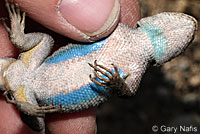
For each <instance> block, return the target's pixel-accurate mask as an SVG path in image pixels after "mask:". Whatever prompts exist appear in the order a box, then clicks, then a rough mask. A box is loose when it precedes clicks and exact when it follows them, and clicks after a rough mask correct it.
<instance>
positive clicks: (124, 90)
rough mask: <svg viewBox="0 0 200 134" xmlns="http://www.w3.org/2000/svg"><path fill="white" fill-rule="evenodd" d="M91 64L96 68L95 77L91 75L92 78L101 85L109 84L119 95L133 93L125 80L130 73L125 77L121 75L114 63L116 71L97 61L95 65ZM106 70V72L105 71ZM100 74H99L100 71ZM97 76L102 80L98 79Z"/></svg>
mask: <svg viewBox="0 0 200 134" xmlns="http://www.w3.org/2000/svg"><path fill="white" fill-rule="evenodd" d="M89 65H90V66H91V67H92V68H93V69H94V75H95V77H91V75H90V80H91V81H92V82H94V83H96V84H98V85H100V86H107V87H109V88H111V89H112V90H113V92H114V93H116V94H117V95H118V96H130V95H132V93H131V92H130V89H129V87H128V85H127V84H126V82H125V80H126V78H127V77H128V76H129V75H130V74H128V75H126V76H125V77H123V78H122V77H121V76H120V74H119V71H118V67H117V66H116V65H114V64H112V66H113V68H114V72H113V71H111V70H110V69H108V68H106V67H104V66H103V65H99V64H97V61H96V60H95V61H94V65H93V64H90V63H89ZM105 71H106V72H105ZM98 72H99V73H100V74H99V73H98ZM97 78H98V79H99V80H100V81H99V80H97Z"/></svg>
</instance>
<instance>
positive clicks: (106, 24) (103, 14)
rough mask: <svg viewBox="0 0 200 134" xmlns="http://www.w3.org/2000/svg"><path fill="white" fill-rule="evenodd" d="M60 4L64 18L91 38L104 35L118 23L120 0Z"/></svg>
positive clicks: (67, 0)
mask: <svg viewBox="0 0 200 134" xmlns="http://www.w3.org/2000/svg"><path fill="white" fill-rule="evenodd" d="M59 4H60V5H59V11H60V13H61V14H62V16H63V18H65V20H66V21H67V22H68V23H70V24H71V25H73V26H74V27H75V28H77V29H78V30H80V31H81V32H83V33H84V34H86V35H88V36H90V37H95V36H101V35H103V34H104V33H106V32H108V31H109V30H111V29H112V28H113V27H114V26H115V25H116V24H117V22H118V17H119V11H120V5H119V1H118V0H62V1H60V3H59Z"/></svg>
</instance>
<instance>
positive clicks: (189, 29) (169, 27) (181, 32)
mask: <svg viewBox="0 0 200 134" xmlns="http://www.w3.org/2000/svg"><path fill="white" fill-rule="evenodd" d="M137 24H138V25H139V26H140V27H138V29H139V30H141V31H142V32H143V33H145V34H146V35H147V36H148V37H149V40H150V41H151V44H152V46H153V47H152V49H153V53H151V55H152V57H153V59H154V60H155V61H156V64H157V65H160V64H162V63H164V62H166V61H169V60H171V59H172V58H173V57H175V56H177V55H179V54H180V53H181V52H183V51H184V49H185V48H187V46H188V45H189V43H190V42H191V41H192V40H193V37H194V34H195V31H196V30H197V27H198V26H197V21H196V20H195V19H194V18H193V17H191V16H189V15H186V14H183V13H173V12H164V13H160V14H157V15H154V16H151V17H146V18H143V19H141V20H140V21H139V22H138V23H137Z"/></svg>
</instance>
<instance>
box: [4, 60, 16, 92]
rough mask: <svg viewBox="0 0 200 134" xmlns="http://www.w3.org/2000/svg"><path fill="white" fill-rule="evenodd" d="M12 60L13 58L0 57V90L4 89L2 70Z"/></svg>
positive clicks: (5, 68)
mask: <svg viewBox="0 0 200 134" xmlns="http://www.w3.org/2000/svg"><path fill="white" fill-rule="evenodd" d="M13 61H15V59H13V58H0V90H3V91H4V90H5V79H4V72H5V71H6V70H7V68H8V66H9V65H10V64H11V63H12V62H13Z"/></svg>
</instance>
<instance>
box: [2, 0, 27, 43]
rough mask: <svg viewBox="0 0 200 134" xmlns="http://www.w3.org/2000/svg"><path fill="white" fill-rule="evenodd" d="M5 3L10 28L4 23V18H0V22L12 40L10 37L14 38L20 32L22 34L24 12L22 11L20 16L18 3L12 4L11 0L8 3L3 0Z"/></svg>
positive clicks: (19, 34)
mask: <svg viewBox="0 0 200 134" xmlns="http://www.w3.org/2000/svg"><path fill="white" fill-rule="evenodd" d="M5 5H6V8H7V10H8V14H9V17H10V20H11V28H9V27H8V26H7V25H6V23H5V18H1V22H2V25H3V26H4V27H5V29H6V31H7V32H8V33H9V35H10V38H11V41H12V38H14V39H15V38H17V37H18V36H21V35H22V34H24V27H25V12H23V14H22V16H21V14H20V9H19V5H18V4H14V3H13V0H11V2H10V4H9V3H8V0H5ZM13 43H14V42H13ZM14 44H15V43H14Z"/></svg>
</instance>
